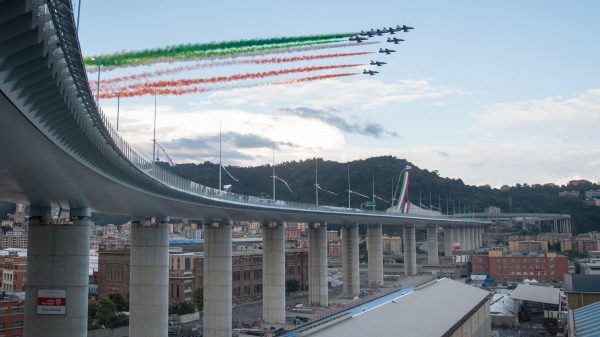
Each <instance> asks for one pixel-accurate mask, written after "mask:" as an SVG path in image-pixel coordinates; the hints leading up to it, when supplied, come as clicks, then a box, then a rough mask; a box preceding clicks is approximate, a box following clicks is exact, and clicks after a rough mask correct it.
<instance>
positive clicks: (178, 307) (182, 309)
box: [169, 302, 196, 315]
mask: <svg viewBox="0 0 600 337" xmlns="http://www.w3.org/2000/svg"><path fill="white" fill-rule="evenodd" d="M194 312H196V308H194V305H193V304H192V303H191V302H178V303H173V304H171V305H169V315H185V314H193V313H194Z"/></svg>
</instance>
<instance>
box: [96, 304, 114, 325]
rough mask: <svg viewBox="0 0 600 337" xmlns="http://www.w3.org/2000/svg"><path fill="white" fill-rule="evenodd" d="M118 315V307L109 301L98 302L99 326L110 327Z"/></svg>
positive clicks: (97, 315)
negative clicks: (110, 323)
mask: <svg viewBox="0 0 600 337" xmlns="http://www.w3.org/2000/svg"><path fill="white" fill-rule="evenodd" d="M116 314H117V306H116V305H115V304H114V303H113V302H112V301H111V300H109V299H106V298H105V299H102V300H100V302H98V310H97V311H96V319H97V320H98V324H100V325H104V326H105V327H108V325H109V322H110V321H111V319H113V317H114V316H115V315H116Z"/></svg>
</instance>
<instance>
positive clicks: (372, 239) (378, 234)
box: [367, 224, 383, 287]
mask: <svg viewBox="0 0 600 337" xmlns="http://www.w3.org/2000/svg"><path fill="white" fill-rule="evenodd" d="M367 240H368V241H367V249H368V251H367V252H368V254H369V255H368V256H369V287H381V286H383V234H382V229H381V224H378V225H368V226H367Z"/></svg>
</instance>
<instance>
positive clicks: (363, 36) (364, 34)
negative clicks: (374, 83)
mask: <svg viewBox="0 0 600 337" xmlns="http://www.w3.org/2000/svg"><path fill="white" fill-rule="evenodd" d="M411 29H415V28H414V27H409V26H407V25H402V26H400V25H396V28H394V27H392V26H390V27H389V28H386V27H383V28H381V29H379V28H377V29H371V30H367V31H364V30H361V31H360V33H359V34H358V35H355V36H351V37H350V38H349V39H348V40H349V41H354V42H356V43H361V42H363V41H366V40H368V39H369V38H370V37H375V36H382V35H383V34H390V35H391V34H396V33H397V32H405V33H408V32H409V31H410V30H411ZM386 41H387V42H388V43H393V44H399V43H400V42H403V41H404V40H403V39H399V38H397V37H388V38H387V40H386ZM395 52H396V51H395V50H393V49H388V48H379V53H381V54H386V55H390V54H391V53H395ZM384 64H387V63H386V62H382V61H373V60H371V63H370V65H372V66H377V67H381V66H382V65H384ZM378 73H379V72H378V71H375V70H366V69H364V70H363V74H365V75H369V76H373V75H375V74H378Z"/></svg>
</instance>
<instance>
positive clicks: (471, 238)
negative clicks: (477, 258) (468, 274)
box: [468, 227, 477, 250]
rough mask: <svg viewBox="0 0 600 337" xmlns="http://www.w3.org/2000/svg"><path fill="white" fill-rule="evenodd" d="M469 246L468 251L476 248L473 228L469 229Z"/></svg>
mask: <svg viewBox="0 0 600 337" xmlns="http://www.w3.org/2000/svg"><path fill="white" fill-rule="evenodd" d="M468 233H469V246H470V250H475V249H476V248H477V247H476V245H475V228H474V227H469V232H468Z"/></svg>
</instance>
